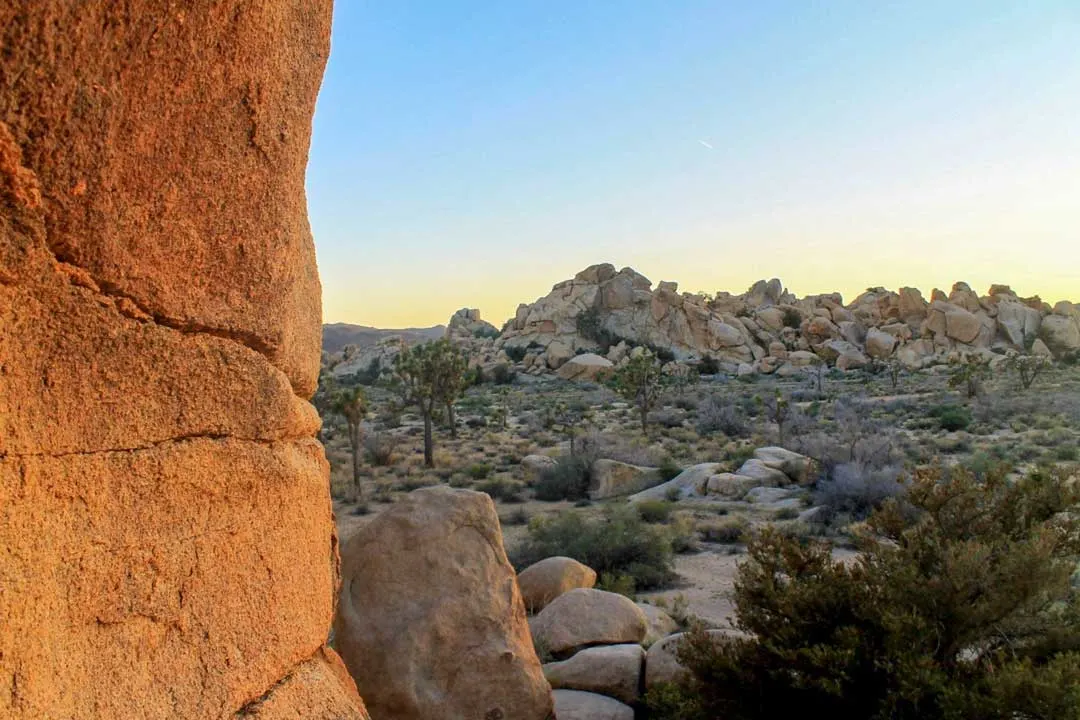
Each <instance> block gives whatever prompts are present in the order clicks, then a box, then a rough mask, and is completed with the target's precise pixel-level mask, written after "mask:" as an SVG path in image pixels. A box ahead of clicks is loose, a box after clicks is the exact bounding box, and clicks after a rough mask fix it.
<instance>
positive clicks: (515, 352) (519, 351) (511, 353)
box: [503, 345, 525, 363]
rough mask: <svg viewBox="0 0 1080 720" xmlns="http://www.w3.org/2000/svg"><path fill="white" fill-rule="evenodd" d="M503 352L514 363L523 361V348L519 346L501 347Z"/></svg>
mask: <svg viewBox="0 0 1080 720" xmlns="http://www.w3.org/2000/svg"><path fill="white" fill-rule="evenodd" d="M503 352H504V353H506V357H508V358H510V359H511V360H513V361H514V362H516V363H519V362H521V361H522V360H524V359H525V348H523V347H521V346H520V345H506V346H504V347H503Z"/></svg>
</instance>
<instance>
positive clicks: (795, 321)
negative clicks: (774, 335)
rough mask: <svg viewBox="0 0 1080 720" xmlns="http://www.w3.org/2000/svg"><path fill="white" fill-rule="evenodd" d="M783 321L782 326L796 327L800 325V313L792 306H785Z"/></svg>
mask: <svg viewBox="0 0 1080 720" xmlns="http://www.w3.org/2000/svg"><path fill="white" fill-rule="evenodd" d="M782 312H783V323H784V327H789V328H796V329H798V327H799V326H800V325H802V315H800V314H799V311H798V310H796V309H795V308H793V307H786V308H784V309H783V311H782Z"/></svg>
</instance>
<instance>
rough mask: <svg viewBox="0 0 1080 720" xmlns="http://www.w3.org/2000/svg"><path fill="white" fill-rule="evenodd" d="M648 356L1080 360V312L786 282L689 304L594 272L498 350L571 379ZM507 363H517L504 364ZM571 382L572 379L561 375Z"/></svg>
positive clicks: (803, 361) (626, 273)
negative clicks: (590, 361) (805, 288)
mask: <svg viewBox="0 0 1080 720" xmlns="http://www.w3.org/2000/svg"><path fill="white" fill-rule="evenodd" d="M636 347H650V348H654V349H657V350H659V351H660V352H661V353H665V354H666V353H670V355H671V356H672V357H673V358H674V360H675V361H677V362H680V363H698V362H701V361H703V360H704V359H705V358H711V359H712V360H713V361H716V362H717V363H718V364H719V365H720V366H721V367H723V368H725V369H726V370H727V371H728V372H733V373H741V374H747V373H752V372H760V373H780V374H782V375H783V374H790V373H794V372H797V371H798V370H799V369H801V368H804V367H806V366H808V365H811V364H817V363H826V364H828V365H832V366H835V367H837V368H839V369H841V370H850V369H857V368H861V367H864V366H866V365H868V364H869V363H870V362H871V361H873V360H879V361H885V360H889V359H892V358H895V359H896V360H897V361H898V362H900V363H902V364H903V365H905V366H907V367H908V368H911V369H917V368H921V367H924V366H926V365H930V364H935V363H941V362H946V361H947V360H948V359H949V358H950V357H951V356H954V355H955V354H956V353H991V352H995V351H996V352H1004V351H1007V350H1013V351H1031V352H1043V353H1045V354H1048V355H1053V356H1055V357H1061V356H1063V355H1065V354H1067V353H1072V352H1076V351H1077V350H1080V309H1078V307H1077V306H1076V305H1074V304H1072V303H1069V302H1060V303H1058V304H1056V305H1054V306H1053V307H1051V306H1050V305H1048V304H1047V303H1044V302H1043V301H1042V300H1041V299H1039V298H1038V297H1032V298H1021V297H1018V296H1017V295H1016V294H1014V293H1013V292H1012V290H1011V289H1010V288H1009V287H1008V286H1005V285H994V286H993V287H991V289H990V292H989V294H988V295H986V296H984V297H979V296H978V295H977V294H976V293H975V292H973V291H972V290H971V288H970V287H969V286H968V285H967V284H966V283H962V282H958V283H956V284H955V285H953V287H952V290H951V291H950V292H949V293H948V294H947V295H946V294H945V293H944V292H942V291H940V290H934V291H933V293H932V294H931V298H930V300H929V301H927V300H926V299H924V298H923V296H922V293H920V292H919V290H917V289H915V288H907V287H905V288H901V289H900V290H899V291H895V292H894V291H889V290H886V289H884V288H880V287H877V288H870V289H868V290H867V291H866V292H864V293H862V294H861V295H859V296H858V297H857V298H855V300H854V301H852V302H851V303H850V304H848V305H845V304H844V303H843V299H842V298H841V296H840V295H839V293H830V294H825V295H813V296H809V297H805V298H801V299H800V298H797V297H795V296H794V295H792V294H791V293H790V292H788V291H787V290H785V289H784V287H783V284H782V283H781V282H780V281H779V280H777V279H773V280H769V281H764V280H762V281H759V282H757V283H755V284H754V285H753V286H752V287H751V288H750V289H749V290H747V291H746V292H745V293H743V294H741V295H731V294H729V293H726V292H720V293H717V294H716V295H714V296H707V295H704V294H700V293H698V294H693V293H685V292H684V293H679V292H678V285H677V284H676V283H674V282H661V283H659V285H658V286H657V287H656V288H655V289H654V288H653V285H652V282H651V281H650V280H649V279H648V278H646V277H645V276H643V275H641V274H640V273H638V272H637V271H635V270H633V269H632V268H623V269H622V270H618V271H616V269H615V267H614V266H613V265H610V264H602V265H593V266H591V267H589V268H586V269H585V270H583V271H581V272H580V273H578V274H577V275H576V276H574V278H573V279H571V280H566V281H564V282H561V283H558V284H557V285H555V286H554V288H552V291H551V292H550V293H549V294H548V295H546V296H545V297H542V298H540V299H539V300H537V301H536V302H534V303H532V304H522V305H519V306H518V310H517V313H516V314H515V316H514V318H513V319H511V320H510V321H509V322H508V323H507V324H506V326H505V327H504V328H503V332H502V335H501V336H500V337H499V339H498V340H497V341H496V342H495V344H494V346H493V348H494V349H496V350H506V349H508V348H517V349H518V351H519V352H520V351H524V353H525V356H524V359H523V360H522V361H521V363H520V364H519V365H520V367H519V369H520V370H521V371H523V372H526V373H530V374H543V373H546V372H550V371H552V370H559V369H560V368H561V367H562V366H563V365H564V364H565V363H567V362H570V361H571V359H572V358H574V357H575V355H577V354H580V353H594V354H598V355H601V356H603V357H605V358H606V359H608V360H610V361H611V362H612V363H613V364H614V365H618V364H619V363H621V362H624V361H625V358H626V357H627V355H628V354H629V353H630V352H631V351H632V350H633V349H634V348H636ZM504 360H505V358H504ZM560 374H561V373H560Z"/></svg>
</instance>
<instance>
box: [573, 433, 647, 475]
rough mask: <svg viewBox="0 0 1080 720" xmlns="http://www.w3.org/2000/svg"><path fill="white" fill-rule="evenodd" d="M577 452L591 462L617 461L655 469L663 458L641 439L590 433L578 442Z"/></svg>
mask: <svg viewBox="0 0 1080 720" xmlns="http://www.w3.org/2000/svg"><path fill="white" fill-rule="evenodd" d="M578 447H579V448H580V449H579V450H578V452H579V453H580V454H581V455H583V456H585V457H587V458H589V459H592V460H596V459H600V458H603V459H607V460H618V461H619V462H624V463H628V464H630V465H641V466H644V467H656V466H657V465H659V464H660V463H661V462H662V460H663V458H662V457H659V455H660V453H659V452H658V451H657V449H656V447H655V446H653V445H652V444H651V443H649V442H647V441H645V440H644V439H643V438H635V439H633V440H630V439H627V438H625V437H623V436H620V435H615V434H610V433H603V432H599V431H595V430H594V431H592V432H589V433H586V434H585V435H583V436H582V438H581V439H580V440H579V442H578Z"/></svg>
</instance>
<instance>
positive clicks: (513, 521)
mask: <svg viewBox="0 0 1080 720" xmlns="http://www.w3.org/2000/svg"><path fill="white" fill-rule="evenodd" d="M499 523H500V524H502V525H507V526H513V525H528V524H529V513H528V512H526V510H525V508H523V507H519V508H518V509H516V510H514V511H512V512H510V513H509V514H508V515H506V516H504V517H500V518H499Z"/></svg>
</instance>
